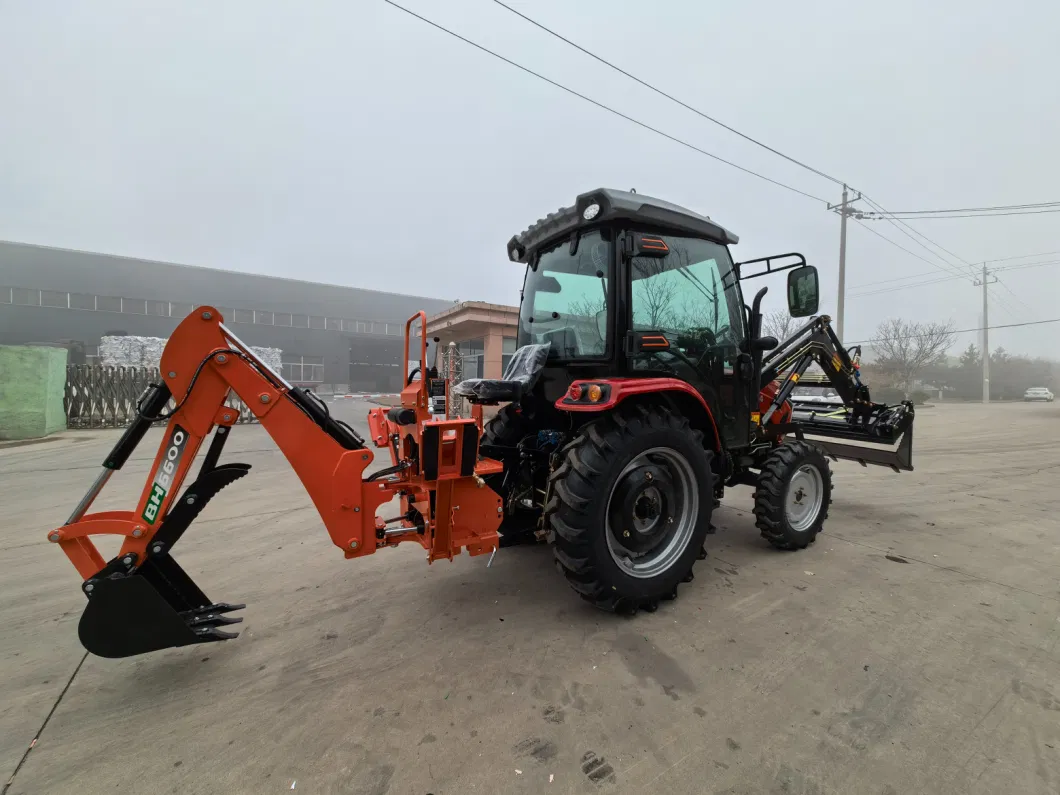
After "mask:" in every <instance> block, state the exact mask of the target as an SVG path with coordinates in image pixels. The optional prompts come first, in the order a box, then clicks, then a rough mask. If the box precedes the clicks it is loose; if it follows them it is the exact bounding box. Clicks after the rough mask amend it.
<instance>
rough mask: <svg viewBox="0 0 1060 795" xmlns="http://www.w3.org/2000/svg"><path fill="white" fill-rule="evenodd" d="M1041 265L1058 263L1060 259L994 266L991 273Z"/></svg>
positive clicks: (1059, 263)
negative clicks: (1000, 266) (1001, 266)
mask: <svg viewBox="0 0 1060 795" xmlns="http://www.w3.org/2000/svg"><path fill="white" fill-rule="evenodd" d="M1042 265H1060V259H1054V260H1049V261H1048V262H1028V263H1026V264H1025V265H1009V266H1008V267H1006V268H994V270H993V271H992V273H1001V272H1002V271H1020V270H1023V269H1024V268H1038V267H1040V266H1042Z"/></svg>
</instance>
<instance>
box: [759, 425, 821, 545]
mask: <svg viewBox="0 0 1060 795" xmlns="http://www.w3.org/2000/svg"><path fill="white" fill-rule="evenodd" d="M831 502H832V472H831V470H830V469H829V468H828V460H827V459H826V458H825V457H824V453H823V452H821V450H820V448H818V447H816V446H814V445H812V444H810V443H808V442H803V441H798V440H792V441H790V442H785V443H784V444H782V445H780V446H779V447H778V448H777V449H775V450H774V451H773V452H772V453H770V454H769V458H767V459H766V462H765V464H764V465H763V466H762V472H761V474H760V475H759V476H758V485H757V487H756V489H755V506H754V514H755V519H756V521H755V525H756V526H757V527H758V529H759V530H761V531H762V536H763V537H764V538H765V539H766V540H767V541H768V542H769V543H770V544H772V545H773V546H775V547H776V548H777V549H805V548H806V547H807V546H808V545H809V544H812V543H813V542H814V540H815V539H816V538H817V534H818V533H819V532H821V528H822V527H823V526H824V521H825V519H827V518H828V506H829V504H831Z"/></svg>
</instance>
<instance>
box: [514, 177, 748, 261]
mask: <svg viewBox="0 0 1060 795" xmlns="http://www.w3.org/2000/svg"><path fill="white" fill-rule="evenodd" d="M615 220H623V221H632V222H634V223H640V224H646V225H649V226H652V227H656V228H658V229H661V230H666V231H669V232H675V233H678V234H686V235H694V236H696V237H704V238H707V239H708V240H713V241H715V242H717V243H722V244H724V245H733V244H735V243H738V242H739V240H740V239H739V238H738V237H737V236H736V235H734V234H733V233H732V232H730V231H729V230H728V229H726V228H725V227H723V226H721V225H719V224H716V223H714V221H711V220H710V218H708V217H707V216H705V215H700V214H699V213H694V212H692V211H691V210H687V209H685V208H684V207H681V206H679V205H677V204H672V203H671V202H668V201H663V200H662V199H655V198H653V197H651V196H642V195H641V194H639V193H633V192H631V191H621V190H611V189H610V188H599V189H597V190H594V191H590V192H588V193H583V194H582V195H580V196H579V197H578V198H577V199H576V200H575V203H574V206H573V207H561V208H560V209H559V210H557V211H556V212H554V213H549V214H548V215H546V216H545V217H544V218H542V219H541V220H539V221H538V222H537V223H536V224H533V225H531V226H530V228H529V229H527V230H526V231H524V232H521V233H519V234H517V235H515V236H514V237H512V239H511V240H509V241H508V259H510V260H511V261H512V262H523V263H525V262H526V261H527V259H528V256H529V255H530V254H531V253H532V252H533V251H534V250H535V249H537V248H540V247H541V246H542V245H544V244H546V243H551V242H553V241H555V240H558V239H562V238H564V237H567V236H568V235H570V234H571V232H573V231H575V230H576V229H581V228H585V227H590V226H597V225H599V224H601V223H605V222H608V221H615Z"/></svg>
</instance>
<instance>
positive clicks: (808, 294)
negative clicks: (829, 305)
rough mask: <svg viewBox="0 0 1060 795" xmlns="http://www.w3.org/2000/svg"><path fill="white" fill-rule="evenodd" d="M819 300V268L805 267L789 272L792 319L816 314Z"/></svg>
mask: <svg viewBox="0 0 1060 795" xmlns="http://www.w3.org/2000/svg"><path fill="white" fill-rule="evenodd" d="M819 299H820V289H819V286H818V283H817V268H815V267H813V265H803V266H802V267H801V268H795V269H794V270H790V271H788V311H789V312H790V313H791V316H792V317H807V316H809V315H814V314H816V313H817V304H818V302H819Z"/></svg>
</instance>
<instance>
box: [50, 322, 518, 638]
mask: <svg viewBox="0 0 1060 795" xmlns="http://www.w3.org/2000/svg"><path fill="white" fill-rule="evenodd" d="M417 321H419V323H420V328H419V335H418V336H419V340H418V341H419V346H420V356H419V359H420V368H419V372H420V373H421V376H420V378H419V380H413V379H412V378H411V377H410V379H409V381H408V383H407V384H406V386H405V388H404V390H403V391H402V394H401V406H400V407H397V408H393V409H390V410H389V411H387V410H386V409H383V408H378V409H374V410H373V411H372V412H371V413H370V415H369V426H370V428H371V431H372V435H373V441H374V442H375V444H376V446H377V447H386V448H388V449H389V450H390V453H391V462H392V465H391V466H389V467H386V468H384V469H381V470H377V471H374V472H372V473H371V474H366V473H367V470H369V468H370V467H371V465H372V462H373V458H374V456H373V454H372V453H371V452H370V451H369V450H368V449H367V447H366V446H365V442H364V440H363V439H362V438H361V437H360V436H359V435H358V434H357V433H356V432H355V431H354V430H353V429H352V428H350V427H349V426H348V425H346V424H345V423H342V422H340V421H338V420H336V419H335V418H333V417H331V416H330V413H329V411H328V408H327V404H325V403H324V402H323V401H321V400H320V399H319V398H317V397H316V396H315V395H313V394H312V393H311V392H308V391H303V390H299V389H297V388H295V387H294V386H292V385H291V384H289V383H288V382H287V381H285V380H284V379H283V378H282V377H281V376H280V375H279V374H277V373H275V372H273V371H272V370H271V369H270V368H269V367H268V366H267V365H266V364H264V363H263V362H262V361H261V360H260V359H258V358H257V357H256V356H255V355H254V354H253V352H252V351H251V350H250V348H248V347H247V346H246V345H244V344H243V343H242V342H241V341H240V340H239V339H238V338H237V337H236V336H235V335H234V334H233V333H232V332H231V330H229V329H228V328H227V327H226V326H225V325H224V324H223V322H222V318H221V316H220V313H218V311H217V310H216V309H213V308H211V307H199V308H198V309H196V310H195V311H194V312H193V313H192V314H191V315H189V316H188V317H187V318H185V320H184V321H183V322H181V324H180V325H179V326H178V327H177V329H176V331H174V333H173V335H172V337H171V338H170V340H169V342H168V343H167V345H166V349H165V351H164V353H163V355H162V361H161V371H162V374H163V383H161V384H157V385H153V386H151V387H149V388H148V390H147V391H146V392H145V393H144V394H143V395H142V396H141V398H140V400H139V401H138V404H137V419H136V421H135V422H134V423H133V424H132V425H131V426H130V427H129V428H128V429H126V431H125V433H124V434H123V435H122V437H121V439H120V440H119V441H118V443H117V445H115V447H114V449H113V450H112V451H111V452H110V454H109V455H108V456H107V458H106V460H105V461H104V463H103V470H102V471H101V472H100V474H99V476H98V477H97V478H96V481H95V482H94V483H93V484H92V486H91V488H90V489H89V491H88V493H87V494H86V495H85V496H84V498H83V499H82V500H81V502H80V504H79V505H78V506H77V508H76V509H75V510H74V512H73V514H71V516H70V518H69V519H68V520H67V522H66V524H64V525H63V526H62V527H58V528H56V529H55V530H52V531H50V532H49V533H48V540H49V541H51V542H53V543H55V544H57V545H58V546H59V547H60V548H61V549H62V550H63V552H65V553H66V555H67V557H68V558H69V559H70V561H71V562H72V563H73V564H74V566H75V567H76V568H77V570H78V572H79V573H80V574H81V576H82V578H83V580H84V582H83V583H82V591H83V592H84V594H85V596H86V597H87V599H88V604H87V605H86V607H85V611H84V613H83V614H82V616H81V621H80V624H79V627H78V635H79V637H80V639H81V643H82V644H83V645H84V647H85V648H86V649H87V650H88V651H90V652H92V653H93V654H96V655H99V656H101V657H128V656H131V655H135V654H142V653H145V652H150V651H157V650H159V649H164V648H169V647H176V646H187V645H190V644H193V643H209V642H216V641H221V640H229V639H232V638H234V637H236V636H237V634H238V633H236V632H232V631H229V630H228V629H226V628H227V627H230V626H231V625H233V624H237V623H239V622H240V621H242V619H241V618H239V617H236V616H232V615H231V614H232V613H233V612H234V611H237V610H241V609H243V607H244V605H242V604H231V603H228V602H213V601H211V600H210V599H209V598H208V597H207V596H206V595H205V594H204V593H203V591H202V590H201V589H200V588H199V587H198V586H197V585H196V584H195V582H194V580H192V578H191V577H190V576H189V575H188V574H187V573H186V572H185V571H184V569H182V568H181V566H180V565H179V564H178V563H177V561H176V560H175V559H174V558H173V555H172V550H173V547H174V545H175V544H176V543H177V541H178V540H179V539H180V537H181V536H182V535H183V534H184V532H185V531H186V530H187V529H188V527H189V526H190V525H191V523H192V521H193V520H194V519H195V517H197V516H198V515H199V513H201V512H202V510H203V509H204V508H205V507H206V505H207V504H208V503H209V502H210V500H211V499H212V498H213V497H214V496H216V495H217V494H218V492H220V491H221V490H222V489H224V488H225V487H226V486H228V485H230V484H231V483H233V482H234V481H236V480H238V479H240V478H242V477H243V476H244V475H246V474H247V473H248V472H249V470H250V466H249V465H248V464H236V463H230V464H221V463H219V460H220V456H221V453H222V450H223V448H224V444H225V441H226V440H227V439H228V436H229V435H230V434H231V432H232V427H233V425H234V424H235V421H236V418H237V411H236V409H233V408H231V407H230V406H228V405H227V402H228V398H229V396H230V394H231V393H235V394H236V395H237V396H238V397H239V398H240V399H241V400H242V401H243V402H244V403H245V404H246V405H247V406H248V407H249V408H250V410H251V411H252V412H253V413H254V415H255V417H256V418H257V419H258V421H259V422H260V423H261V425H262V427H263V428H264V429H265V430H266V431H267V432H268V433H269V435H270V436H271V437H272V438H273V440H274V441H275V442H276V444H277V445H278V446H279V448H280V450H281V451H282V452H283V453H284V455H285V457H286V458H287V460H288V462H289V463H290V464H291V466H292V467H293V468H294V470H295V472H296V473H297V474H298V477H299V478H300V479H301V481H302V483H303V485H304V486H305V488H306V491H307V492H308V493H309V497H310V499H311V500H312V502H313V504H314V506H315V507H316V509H317V511H318V512H319V514H320V516H321V519H322V520H323V522H324V525H325V527H326V528H327V531H328V534H329V535H330V536H331V540H332V542H333V543H334V544H335V545H336V546H337V547H339V549H341V550H342V551H343V554H344V555H345V556H346V557H347V558H356V557H362V556H364V555H370V554H372V553H374V552H375V551H376V550H377V549H381V548H382V547H391V546H396V545H397V544H399V543H401V542H403V541H415V542H417V543H419V544H420V545H421V546H422V547H423V548H424V549H425V550H426V551H427V558H428V561H431V562H433V561H435V560H439V559H442V558H445V559H449V560H452V558H453V557H454V556H455V555H458V554H460V551H461V550H462V549H467V551H468V553H469V554H471V555H481V554H485V553H490V552H494V551H495V550H496V548H497V542H498V535H497V528H498V527H499V526H500V521H501V514H502V511H503V507H502V501H501V499H500V497H499V496H498V495H497V494H496V493H495V492H494V491H492V490H491V489H490V488H489V487H488V486H486V484H485V481H484V480H483V476H485V475H490V474H495V473H497V472H500V471H501V469H502V465H501V464H500V463H499V462H496V461H491V460H489V459H482V458H479V456H478V444H479V436H480V435H481V431H482V419H481V415H480V414H479V415H478V416H476V417H474V418H473V419H470V420H463V419H457V420H435V419H433V418H432V417H431V415H430V412H429V410H428V400H429V394H430V390H431V388H432V386H433V385H432V384H431V379H430V378H429V377H428V373H429V372H430V371H429V369H428V367H427V360H426V359H427V344H426V332H427V317H426V315H425V314H424V313H423V312H420V313H418V314H417V315H415V316H413V317H412V318H410V319H409V321H408V322H407V323H406V325H405V357H404V361H410V359H409V348H410V344H411V342H412V338H413V324H414V323H416V322H417ZM178 395H179V396H180V397H179V399H177V400H176V402H175V404H174V405H173V406H172V408H168V407H169V406H170V405H171V404H172V403H173V398H174V396H178ZM162 421H166V422H167V426H166V429H165V432H164V435H163V437H162V441H161V444H160V446H159V449H158V453H157V454H156V456H155V459H154V463H153V464H152V468H151V470H150V472H151V475H150V479H149V480H148V481H147V483H146V484H145V485H144V488H143V491H142V492H141V495H140V499H139V502H138V504H137V506H136V508H135V510H132V511H103V512H98V513H89V512H88V511H89V509H90V507H91V506H92V503H93V502H94V501H95V499H96V497H97V496H98V495H99V493H100V492H101V491H102V490H103V487H104V486H105V485H106V483H107V481H108V479H109V478H110V476H111V475H112V474H113V473H114V472H115V471H117V470H119V469H121V468H122V467H123V465H124V464H125V462H126V461H127V460H128V458H129V456H130V454H131V453H132V451H133V450H134V449H135V448H136V446H137V445H138V444H139V442H140V441H141V440H142V439H143V438H144V436H145V435H146V433H147V431H148V429H149V428H150V427H151V425H152V424H153V423H155V422H162ZM211 432H212V433H213V436H212V440H211V442H210V445H209V448H208V450H207V452H206V454H205V456H204V457H203V461H202V465H201V466H200V468H199V471H198V474H197V475H196V477H195V480H194V482H192V483H191V485H190V486H188V487H187V488H185V489H184V490H183V491H181V486H182V484H183V483H184V481H185V479H186V477H187V475H188V473H189V471H190V470H191V468H192V465H193V463H194V460H195V457H196V454H197V453H198V451H199V448H200V446H201V445H202V443H203V442H204V441H205V440H206V438H207V437H208V436H209V435H210V434H211ZM394 500H397V501H398V502H399V507H398V508H397V516H396V517H394V518H390V519H384V518H382V517H379V516H377V515H376V514H377V509H378V508H379V507H380V506H381V505H385V504H387V503H390V502H391V501H394ZM101 534H111V535H118V536H121V537H122V546H121V550H120V551H119V553H118V555H117V556H116V557H114V558H113V559H111V560H110V561H106V560H104V558H103V557H102V555H101V554H100V552H99V550H98V549H97V548H96V546H95V544H93V542H92V540H91V536H93V535H101Z"/></svg>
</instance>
